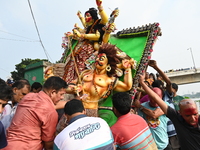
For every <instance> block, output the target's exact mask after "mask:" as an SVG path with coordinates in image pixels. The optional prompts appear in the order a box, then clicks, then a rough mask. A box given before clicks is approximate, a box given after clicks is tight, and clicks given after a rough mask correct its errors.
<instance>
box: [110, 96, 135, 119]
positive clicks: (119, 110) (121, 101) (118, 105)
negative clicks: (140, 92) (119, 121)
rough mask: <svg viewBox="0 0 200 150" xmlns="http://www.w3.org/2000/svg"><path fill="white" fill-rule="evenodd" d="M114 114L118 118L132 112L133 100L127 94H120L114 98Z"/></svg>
mask: <svg viewBox="0 0 200 150" xmlns="http://www.w3.org/2000/svg"><path fill="white" fill-rule="evenodd" d="M112 103H113V112H114V114H115V115H116V116H117V117H120V116H121V115H125V114H127V113H129V112H130V109H131V103H132V99H131V96H130V95H129V94H128V93H126V92H118V93H115V94H113V96H112Z"/></svg>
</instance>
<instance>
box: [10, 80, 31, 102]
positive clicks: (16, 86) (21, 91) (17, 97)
mask: <svg viewBox="0 0 200 150" xmlns="http://www.w3.org/2000/svg"><path fill="white" fill-rule="evenodd" d="M12 89H13V93H14V95H13V102H14V103H19V102H20V101H21V99H22V98H23V97H24V96H25V95H26V94H28V93H29V92H30V83H29V82H28V81H27V80H25V79H21V80H18V81H16V82H15V83H13V85H12Z"/></svg>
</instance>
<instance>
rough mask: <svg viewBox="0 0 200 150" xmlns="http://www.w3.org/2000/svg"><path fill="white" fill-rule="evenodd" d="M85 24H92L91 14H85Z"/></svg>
mask: <svg viewBox="0 0 200 150" xmlns="http://www.w3.org/2000/svg"><path fill="white" fill-rule="evenodd" d="M85 22H86V23H90V22H92V16H91V14H90V13H86V14H85Z"/></svg>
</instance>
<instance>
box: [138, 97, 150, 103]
mask: <svg viewBox="0 0 200 150" xmlns="http://www.w3.org/2000/svg"><path fill="white" fill-rule="evenodd" d="M148 101H149V96H148V95H145V96H143V97H142V98H141V99H140V103H144V102H148Z"/></svg>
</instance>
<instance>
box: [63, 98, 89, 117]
mask: <svg viewBox="0 0 200 150" xmlns="http://www.w3.org/2000/svg"><path fill="white" fill-rule="evenodd" d="M64 112H65V115H66V117H67V118H68V119H69V120H70V119H71V118H73V117H75V116H76V115H79V114H85V109H84V106H83V103H82V101H80V100H78V99H72V100H70V101H69V102H67V103H66V104H65V107H64Z"/></svg>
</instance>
